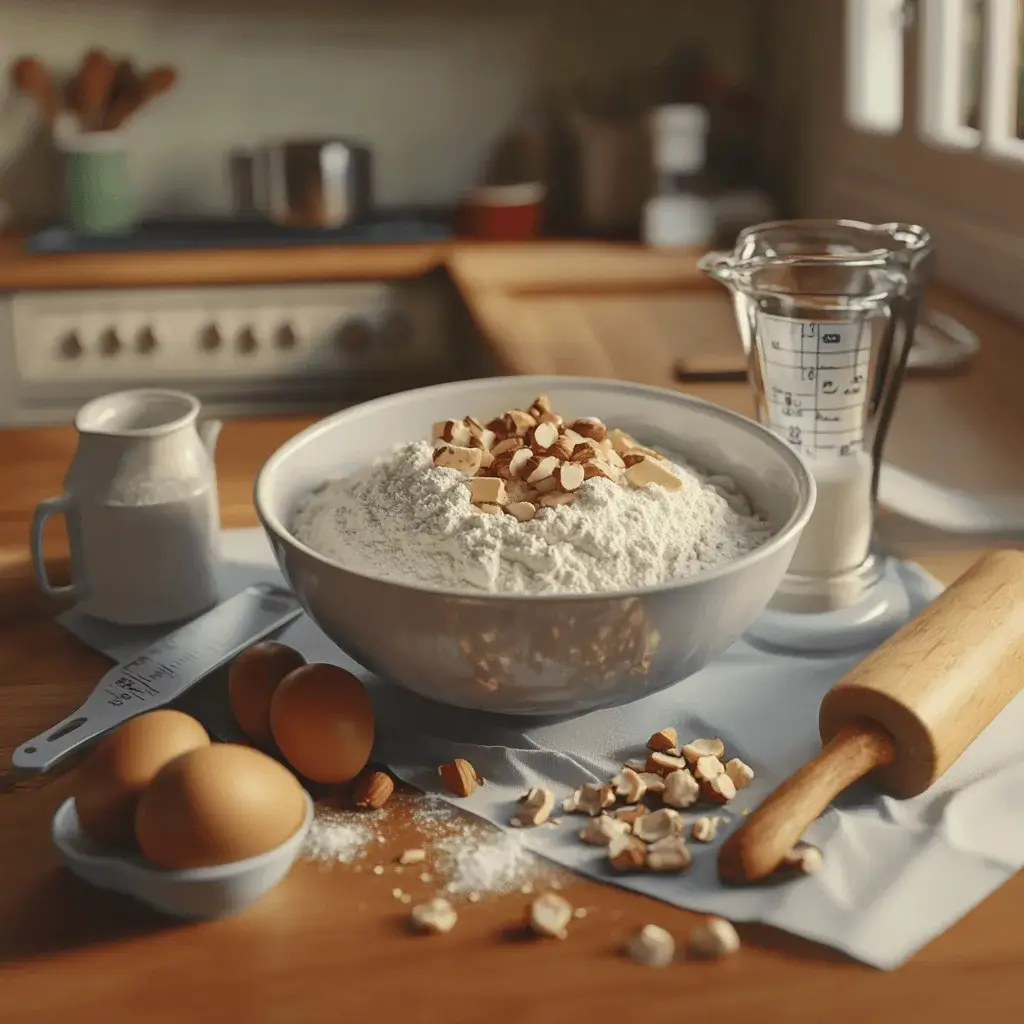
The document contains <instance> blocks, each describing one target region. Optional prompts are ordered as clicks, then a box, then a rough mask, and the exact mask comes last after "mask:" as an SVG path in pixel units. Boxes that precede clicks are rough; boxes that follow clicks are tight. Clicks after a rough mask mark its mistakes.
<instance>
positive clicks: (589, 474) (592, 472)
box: [583, 462, 618, 483]
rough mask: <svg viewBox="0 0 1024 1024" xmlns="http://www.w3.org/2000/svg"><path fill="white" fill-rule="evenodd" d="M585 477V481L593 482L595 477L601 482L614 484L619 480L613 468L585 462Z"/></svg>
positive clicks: (598, 463)
mask: <svg viewBox="0 0 1024 1024" xmlns="http://www.w3.org/2000/svg"><path fill="white" fill-rule="evenodd" d="M583 477H584V479H585V480H593V479H594V478H595V477H596V478H598V479H600V480H611V481H612V483H614V482H615V481H616V480H617V479H618V475H617V474H616V472H615V470H614V469H612V467H611V466H606V465H604V464H603V463H600V462H584V463H583Z"/></svg>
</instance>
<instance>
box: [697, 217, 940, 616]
mask: <svg viewBox="0 0 1024 1024" xmlns="http://www.w3.org/2000/svg"><path fill="white" fill-rule="evenodd" d="M932 255H933V248H932V243H931V238H930V236H929V234H928V232H927V231H925V230H924V229H923V228H921V227H917V226H916V225H912V224H895V223H892V224H866V223H862V222H860V221H852V220H792V221H776V222H773V223H768V224H758V225H755V226H753V227H749V228H746V229H745V230H744V231H743V232H741V234H740V236H739V238H738V239H737V241H736V245H735V247H734V249H733V251H732V252H731V253H724V252H712V253H708V254H707V255H706V256H704V257H703V258H702V259H701V261H700V267H701V269H702V270H703V271H704V272H705V273H707V274H708V275H709V276H711V277H713V278H714V279H715V280H717V281H719V282H721V283H722V284H724V285H725V286H726V287H727V288H729V289H730V291H731V292H732V296H733V304H734V309H735V313H736V319H737V324H738V327H739V331H740V337H741V340H742V342H743V347H744V350H745V352H746V355H747V363H748V377H749V379H750V381H751V384H752V385H753V387H754V392H755V398H756V401H757V415H758V419H759V420H760V421H761V422H762V423H764V424H765V425H767V426H769V427H770V428H771V429H772V430H774V431H775V432H776V433H778V434H779V435H780V436H781V437H782V438H784V439H785V440H786V441H787V442H788V443H789V444H790V445H791V446H792V447H793V448H794V449H795V450H797V451H798V452H800V454H801V455H802V456H803V457H804V458H805V459H806V461H807V464H808V466H809V467H810V469H811V472H812V473H813V474H814V478H815V482H816V484H817V487H818V500H817V504H816V506H815V510H814V513H813V515H812V517H811V519H810V521H809V522H808V524H807V527H806V528H805V530H804V533H803V535H802V537H801V541H800V544H799V546H798V548H797V551H796V554H795V555H794V556H793V561H792V563H791V565H790V568H789V572H788V574H787V575H786V577H785V579H784V581H783V583H782V586H781V587H780V588H779V590H778V592H777V594H776V597H775V598H774V599H773V601H772V605H771V607H773V608H775V609H777V610H781V611H787V612H826V611H834V610H836V609H841V608H848V607H850V606H852V605H855V604H857V603H858V602H859V601H861V599H862V598H863V597H864V596H865V594H866V593H867V591H868V590H869V589H870V587H871V586H872V585H873V584H874V583H876V582H877V581H878V579H879V578H880V575H881V572H882V569H883V566H882V562H881V559H880V558H879V556H878V553H877V551H876V549H875V544H874V517H875V498H876V493H877V487H878V472H879V468H880V466H881V460H882V447H883V445H884V443H885V435H886V432H887V429H888V426H889V421H890V419H891V418H892V413H893V409H894V406H895V402H896V396H897V394H898V392H899V387H900V383H901V380H902V377H903V370H904V367H905V365H906V361H907V356H908V354H909V352H910V347H911V345H912V343H913V335H914V327H915V324H916V321H917V315H918V312H919V309H920V304H921V295H922V292H923V290H924V286H925V284H926V282H927V278H928V275H929V273H930V270H931V263H932Z"/></svg>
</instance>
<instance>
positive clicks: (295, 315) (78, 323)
mask: <svg viewBox="0 0 1024 1024" xmlns="http://www.w3.org/2000/svg"><path fill="white" fill-rule="evenodd" d="M460 311H461V304H460V303H459V301H458V298H457V295H456V293H455V290H454V288H453V287H452V286H451V285H450V283H449V282H448V281H447V279H446V278H444V277H443V276H441V275H431V276H428V277H426V278H421V279H417V280H413V281H396V282H384V281H370V282H358V283H356V282H343V283H331V284H310V285H291V284H289V285H279V286H264V285H259V286H252V285H245V286H243V285H239V286H231V287H195V288H149V289H145V288H144V289H116V290H114V289H111V290H106V289H104V290H89V291H86V290H76V291H62V292H22V293H16V294H12V295H6V296H4V295H0V425H14V424H20V423H45V422H64V421H67V420H68V419H70V417H71V416H72V415H73V414H74V411H75V410H76V409H77V408H78V407H79V406H80V405H81V404H82V403H83V402H85V401H87V400H88V399H90V398H92V397H95V396H96V395H99V394H102V393H104V392H106V391H111V390H116V389H121V388H126V387H145V386H156V385H159V386H162V387H167V386H176V387H181V388H183V389H185V390H188V391H191V392H193V393H194V394H196V395H197V396H198V397H199V398H200V399H201V400H202V401H203V403H204V405H206V406H207V407H209V408H210V409H211V411H213V412H215V413H216V414H217V415H254V414H262V413H272V412H284V411H294V410H302V409H306V408H314V407H319V406H324V405H327V406H331V405H333V406H338V405H344V404H348V403H350V402H353V401H360V400H363V399H365V398H367V397H371V396H373V395H377V394H383V393H387V392H391V391H397V390H402V389H404V388H407V387H415V386H419V385H421V384H426V383H435V382H437V381H440V380H446V379H451V378H452V377H457V376H461V375H463V374H462V373H460V367H463V366H465V365H466V360H465V359H464V358H463V357H462V356H461V355H460V352H459V348H460V345H459V337H460V334H461V331H460V325H461V321H460Z"/></svg>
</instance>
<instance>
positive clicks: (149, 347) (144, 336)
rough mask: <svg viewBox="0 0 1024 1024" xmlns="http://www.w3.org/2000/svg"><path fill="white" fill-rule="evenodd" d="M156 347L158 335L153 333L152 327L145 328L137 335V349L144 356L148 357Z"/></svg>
mask: <svg viewBox="0 0 1024 1024" xmlns="http://www.w3.org/2000/svg"><path fill="white" fill-rule="evenodd" d="M156 345H157V341H156V335H155V334H154V333H153V328H152V327H143V328H142V330H141V331H139V333H138V334H136V335H135V349H136V351H137V352H141V353H142V355H144V356H148V355H149V353H150V352H152V351H153V349H155V348H156Z"/></svg>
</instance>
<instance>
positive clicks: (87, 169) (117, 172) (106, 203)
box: [64, 132, 135, 235]
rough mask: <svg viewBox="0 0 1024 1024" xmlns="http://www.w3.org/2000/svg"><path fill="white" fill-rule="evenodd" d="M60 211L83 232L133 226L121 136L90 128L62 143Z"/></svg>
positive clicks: (99, 232)
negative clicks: (61, 209)
mask: <svg viewBox="0 0 1024 1024" xmlns="http://www.w3.org/2000/svg"><path fill="white" fill-rule="evenodd" d="M64 211H65V217H66V220H67V225H68V227H70V228H71V229H72V230H73V231H77V232H78V233H80V234H83V235H110V234H119V233H123V232H126V231H130V230H131V229H132V228H133V227H134V226H135V202H134V198H133V196H132V189H131V181H130V179H129V175H128V154H127V152H126V151H125V148H124V145H123V142H122V139H121V138H120V137H119V136H116V135H114V134H113V133H110V132H93V133H91V134H88V135H82V136H79V137H78V138H77V139H74V140H72V141H69V142H67V143H65V145H64Z"/></svg>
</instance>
